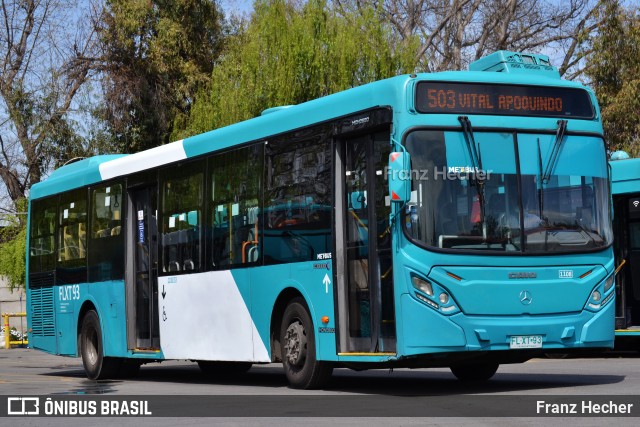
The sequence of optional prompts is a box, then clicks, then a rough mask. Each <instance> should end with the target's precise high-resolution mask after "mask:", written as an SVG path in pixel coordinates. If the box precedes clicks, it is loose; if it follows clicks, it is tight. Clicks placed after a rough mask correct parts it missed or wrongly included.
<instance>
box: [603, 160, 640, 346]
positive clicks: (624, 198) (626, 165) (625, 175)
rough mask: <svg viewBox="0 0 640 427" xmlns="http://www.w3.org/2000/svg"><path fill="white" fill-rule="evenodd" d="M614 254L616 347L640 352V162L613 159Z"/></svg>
mask: <svg viewBox="0 0 640 427" xmlns="http://www.w3.org/2000/svg"><path fill="white" fill-rule="evenodd" d="M610 165H611V193H612V197H613V232H614V236H615V239H614V254H615V257H616V265H617V266H618V267H617V268H616V270H617V271H616V272H617V278H616V348H619V349H621V350H623V349H635V350H640V346H638V342H639V341H640V159H630V158H629V155H628V154H627V153H625V152H622V151H617V152H615V153H613V154H612V156H611V162H610Z"/></svg>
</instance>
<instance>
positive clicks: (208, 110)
mask: <svg viewBox="0 0 640 427" xmlns="http://www.w3.org/2000/svg"><path fill="white" fill-rule="evenodd" d="M227 43H228V44H227V47H226V49H225V51H224V53H223V55H222V56H221V58H220V62H219V63H218V64H217V66H216V67H215V69H214V70H213V73H212V75H211V80H210V83H209V88H208V89H207V93H204V94H202V95H201V96H199V98H198V99H197V101H196V103H195V104H194V106H193V110H192V112H191V116H190V117H189V121H188V123H187V124H186V126H185V128H184V129H177V130H176V132H175V134H174V137H175V138H180V137H185V136H188V135H193V134H195V133H201V132H204V131H208V130H211V129H212V128H217V127H221V126H225V125H228V124H231V123H234V122H237V121H241V120H246V119H249V118H251V117H255V116H257V115H259V114H260V112H261V111H263V110H264V109H266V108H269V107H274V106H279V105H286V104H298V103H301V102H305V101H308V100H310V99H314V98H318V97H321V96H324V95H328V94H331V93H335V92H338V91H340V90H344V89H347V88H350V87H353V86H358V85H361V84H363V83H367V82H370V81H373V80H378V79H382V78H386V77H390V76H393V75H396V74H399V73H406V72H411V71H413V69H414V67H415V60H414V58H413V54H412V49H415V46H414V45H413V44H412V43H410V41H409V42H408V43H406V44H405V45H403V46H397V48H396V46H395V44H394V40H393V37H392V33H391V29H390V27H389V26H388V25H386V24H384V23H383V22H382V19H381V15H380V13H379V11H378V10H375V9H373V8H371V7H366V8H363V10H361V11H360V12H359V13H357V14H356V13H354V14H342V15H339V14H337V13H336V11H335V10H333V9H332V8H330V7H329V6H328V5H327V2H326V1H325V0H310V1H308V2H306V3H304V4H302V5H300V4H298V3H294V2H289V1H285V0H258V1H256V2H255V3H254V14H253V15H252V17H251V20H250V21H249V22H248V23H245V27H244V28H241V29H240V31H238V34H236V35H234V36H232V37H230V38H229V40H228V41H227Z"/></svg>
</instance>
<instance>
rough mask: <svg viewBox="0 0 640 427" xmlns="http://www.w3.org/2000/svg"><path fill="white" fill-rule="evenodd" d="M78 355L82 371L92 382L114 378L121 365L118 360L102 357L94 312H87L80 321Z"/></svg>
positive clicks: (98, 324)
mask: <svg viewBox="0 0 640 427" xmlns="http://www.w3.org/2000/svg"><path fill="white" fill-rule="evenodd" d="M80 353H81V355H82V364H83V365H84V371H85V372H86V374H87V377H89V379H92V380H101V379H105V378H112V377H114V376H115V375H116V374H117V372H118V369H119V368H120V365H121V363H122V361H121V360H120V359H117V358H112V357H105V356H104V347H103V345H102V329H101V328H100V319H99V318H98V314H97V313H96V312H95V311H94V310H90V311H88V312H87V314H85V316H84V319H83V320H82V329H81V330H80Z"/></svg>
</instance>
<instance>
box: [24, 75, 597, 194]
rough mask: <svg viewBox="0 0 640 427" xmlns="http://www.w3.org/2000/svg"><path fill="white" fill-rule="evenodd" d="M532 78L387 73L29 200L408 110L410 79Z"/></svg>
mask: <svg viewBox="0 0 640 427" xmlns="http://www.w3.org/2000/svg"><path fill="white" fill-rule="evenodd" d="M531 77H532V76H531V75H528V74H526V73H502V72H486V71H445V72H439V73H421V74H417V75H406V74H405V75H400V76H396V77H391V78H389V79H385V80H380V81H376V82H373V83H368V84H365V85H362V86H358V87H355V88H352V89H348V90H345V91H342V92H338V93H335V94H332V95H328V96H325V97H322V98H318V99H314V100H311V101H308V102H305V103H302V104H298V105H294V106H291V107H290V108H286V109H279V110H277V111H275V112H273V113H271V114H265V115H262V116H258V117H255V118H252V119H249V120H246V121H243V122H239V123H235V124H232V125H230V126H226V127H223V128H219V129H215V130H212V131H209V132H205V133H202V134H200V135H195V136H191V137H189V138H186V139H184V140H180V141H175V142H172V143H169V144H166V145H162V146H159V147H155V148H151V149H149V150H145V151H141V152H139V153H135V154H129V155H123V154H120V155H101V156H96V157H92V158H90V159H86V160H82V161H79V162H76V163H73V164H70V165H67V166H63V167H61V168H59V169H57V170H56V171H55V172H53V173H52V174H51V175H50V176H49V177H48V178H47V179H46V180H45V181H43V182H40V183H37V184H35V185H33V187H32V188H31V192H30V198H31V199H38V198H42V197H46V196H48V195H52V194H56V193H59V192H62V191H67V190H71V189H73V188H79V187H82V186H85V185H90V184H93V183H96V182H100V181H104V180H108V179H111V178H115V177H117V176H124V175H127V174H130V173H134V172H138V171H142V170H146V169H150V168H153V167H157V166H160V165H163V164H167V163H172V162H176V161H180V160H184V159H188V158H192V157H196V156H199V155H202V154H205V153H208V152H211V151H214V150H220V149H225V148H228V147H231V146H234V145H239V144H243V143H247V142H250V141H256V140H260V139H262V138H266V137H268V136H272V135H277V134H280V133H284V132H286V131H289V130H294V129H298V128H302V127H305V126H308V125H311V124H314V123H320V122H323V121H327V120H332V119H335V118H337V117H341V116H347V115H350V114H355V113H358V112H360V111H364V110H368V109H371V108H376V107H382V106H391V107H396V108H406V105H405V104H406V101H405V100H404V95H405V93H406V88H407V85H408V84H410V83H411V82H413V81H420V80H432V81H433V80H435V81H449V82H474V83H508V84H514V85H532V79H531ZM533 82H534V83H533V85H535V86H556V87H572V88H581V89H586V90H588V91H589V92H590V93H592V92H591V90H589V89H588V88H586V87H585V86H583V85H581V84H580V83H577V82H571V81H567V80H562V79H559V78H557V77H554V76H553V74H550V75H549V77H545V76H544V75H540V74H536V75H535V79H534V80H533ZM592 98H593V96H592Z"/></svg>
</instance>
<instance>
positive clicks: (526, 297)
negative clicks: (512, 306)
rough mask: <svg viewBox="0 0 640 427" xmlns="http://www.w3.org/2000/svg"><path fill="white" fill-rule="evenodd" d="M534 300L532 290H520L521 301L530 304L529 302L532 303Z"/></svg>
mask: <svg viewBox="0 0 640 427" xmlns="http://www.w3.org/2000/svg"><path fill="white" fill-rule="evenodd" d="M532 300H533V298H532V297H531V292H529V291H522V292H520V302H521V303H522V304H524V305H529V304H531V301H532Z"/></svg>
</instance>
